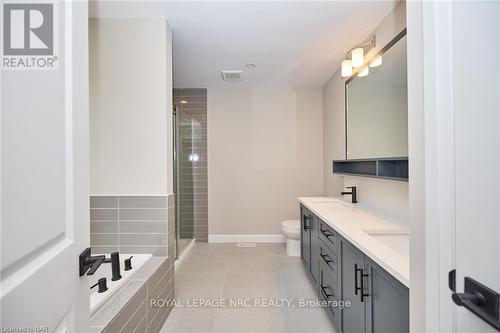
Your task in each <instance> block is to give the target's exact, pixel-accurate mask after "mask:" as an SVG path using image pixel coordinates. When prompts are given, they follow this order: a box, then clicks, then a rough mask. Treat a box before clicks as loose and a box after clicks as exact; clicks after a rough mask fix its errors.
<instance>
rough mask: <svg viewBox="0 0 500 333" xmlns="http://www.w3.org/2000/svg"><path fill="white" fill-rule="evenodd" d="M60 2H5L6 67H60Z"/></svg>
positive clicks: (51, 68)
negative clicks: (58, 4) (58, 3)
mask: <svg viewBox="0 0 500 333" xmlns="http://www.w3.org/2000/svg"><path fill="white" fill-rule="evenodd" d="M56 5H57V4H56V3H55V2H54V3H51V2H36V3H24V2H15V3H5V2H4V3H3V5H2V12H3V13H2V18H3V24H2V28H3V43H2V47H3V49H2V69H5V70H54V69H57V68H58V54H57V51H58V47H57V42H58V40H57V37H58V34H57V32H58V31H57V28H58V27H57V24H56V22H58V21H57V20H56V19H57V17H56V14H57V8H56Z"/></svg>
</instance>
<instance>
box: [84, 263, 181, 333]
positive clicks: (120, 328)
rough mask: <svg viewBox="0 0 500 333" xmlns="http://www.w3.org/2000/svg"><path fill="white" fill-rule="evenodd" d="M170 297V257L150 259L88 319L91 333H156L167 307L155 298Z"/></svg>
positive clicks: (172, 294)
mask: <svg viewBox="0 0 500 333" xmlns="http://www.w3.org/2000/svg"><path fill="white" fill-rule="evenodd" d="M173 298H174V267H173V261H172V260H170V258H165V257H154V258H152V259H151V261H150V262H149V263H147V264H146V266H145V267H144V268H143V269H142V270H141V271H140V272H138V273H137V274H136V275H135V276H134V277H133V278H132V280H131V281H130V282H128V283H127V285H126V286H124V287H123V288H122V289H121V290H120V291H119V292H118V293H117V294H116V295H115V296H113V298H111V300H109V301H108V303H106V304H105V305H104V306H103V307H102V309H101V310H100V311H99V312H98V313H97V314H95V315H94V316H93V317H92V318H91V320H90V325H91V327H90V329H91V331H92V332H105V333H115V332H116V333H118V332H121V333H129V332H130V333H132V332H138V333H157V332H159V331H160V329H161V327H162V326H163V323H164V322H165V320H166V319H167V317H168V315H169V314H170V311H171V310H172V307H171V306H168V304H163V303H161V304H162V305H164V306H161V307H160V306H154V305H155V304H160V302H157V300H158V299H166V300H172V299H173Z"/></svg>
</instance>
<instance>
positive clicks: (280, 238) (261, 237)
mask: <svg viewBox="0 0 500 333" xmlns="http://www.w3.org/2000/svg"><path fill="white" fill-rule="evenodd" d="M208 242H209V243H238V242H255V243H285V242H286V239H285V236H284V235H282V234H247V235H232V234H209V235H208Z"/></svg>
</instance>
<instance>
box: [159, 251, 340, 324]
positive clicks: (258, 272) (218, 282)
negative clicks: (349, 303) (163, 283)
mask: <svg viewBox="0 0 500 333" xmlns="http://www.w3.org/2000/svg"><path fill="white" fill-rule="evenodd" d="M175 295H176V296H175V297H176V299H177V300H178V304H181V305H183V306H182V307H179V306H177V307H175V308H174V309H173V310H172V313H171V314H170V316H169V317H168V318H167V321H166V322H165V325H164V326H163V328H162V330H161V332H162V333H167V332H175V333H183V332H200V333H201V332H213V333H222V332H231V333H239V332H253V333H260V332H262V333H263V332H273V333H277V332H294V333H299V332H308V333H309V332H318V333H319V332H335V329H334V327H333V325H332V324H331V322H330V320H329V318H328V315H327V313H326V311H325V309H322V308H300V307H299V305H298V304H299V303H298V302H299V300H298V299H299V298H304V299H309V300H314V299H316V295H315V291H314V289H313V287H312V284H311V283H310V282H309V280H308V276H307V275H306V272H305V269H304V267H303V264H302V262H301V261H300V259H295V258H290V257H288V256H287V255H286V253H285V245H284V244H257V246H256V247H255V248H238V247H236V245H235V244H207V243H196V244H195V246H194V247H193V249H192V250H191V252H190V253H189V255H188V256H187V257H186V258H185V259H184V261H183V262H182V263H181V264H180V266H179V268H178V269H177V271H176V273H175ZM221 298H222V299H223V300H225V301H226V304H229V303H230V300H231V299H233V300H238V299H243V300H247V301H246V302H249V304H250V305H251V306H250V307H245V306H241V307H226V308H221V307H219V308H217V307H215V306H214V307H212V308H210V307H203V308H194V307H192V306H189V305H193V304H194V301H196V300H199V299H208V300H211V301H213V300H217V299H221ZM286 298H288V299H292V303H291V304H293V305H294V306H293V307H286V306H285V307H281V308H279V307H267V308H263V307H257V306H254V305H255V302H256V301H259V300H269V299H286ZM188 301H189V302H190V303H189V304H188ZM212 304H213V305H215V303H212Z"/></svg>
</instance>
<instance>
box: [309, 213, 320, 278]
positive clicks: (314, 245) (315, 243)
mask: <svg viewBox="0 0 500 333" xmlns="http://www.w3.org/2000/svg"><path fill="white" fill-rule="evenodd" d="M310 233H311V275H312V277H313V281H314V284H315V285H316V286H317V285H318V274H319V221H318V218H317V217H316V216H314V215H312V219H311V229H310Z"/></svg>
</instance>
